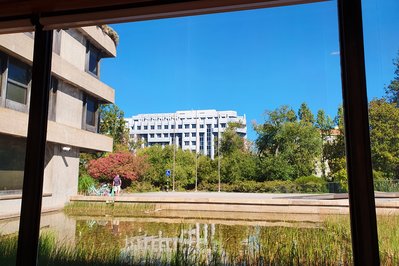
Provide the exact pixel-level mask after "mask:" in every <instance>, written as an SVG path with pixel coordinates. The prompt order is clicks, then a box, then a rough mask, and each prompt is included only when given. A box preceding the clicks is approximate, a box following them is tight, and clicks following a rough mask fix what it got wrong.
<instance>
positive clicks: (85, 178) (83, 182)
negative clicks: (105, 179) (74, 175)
mask: <svg viewBox="0 0 399 266" xmlns="http://www.w3.org/2000/svg"><path fill="white" fill-rule="evenodd" d="M97 183H98V182H97V181H96V180H95V179H93V178H92V177H91V176H89V175H82V176H79V179H78V192H79V193H85V192H86V191H87V190H88V188H89V187H91V186H95V185H97Z"/></svg>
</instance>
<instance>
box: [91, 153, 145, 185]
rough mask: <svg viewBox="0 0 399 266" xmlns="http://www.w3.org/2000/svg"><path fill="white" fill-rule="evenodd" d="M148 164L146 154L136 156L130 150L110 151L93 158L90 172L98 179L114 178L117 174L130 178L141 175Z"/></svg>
mask: <svg viewBox="0 0 399 266" xmlns="http://www.w3.org/2000/svg"><path fill="white" fill-rule="evenodd" d="M147 168H148V164H147V163H146V162H145V157H144V156H136V155H133V154H131V153H129V152H116V153H110V154H108V156H106V157H103V158H99V159H97V160H91V161H90V162H89V165H88V169H87V170H88V173H89V174H90V175H91V176H92V177H94V178H96V179H108V180H112V179H113V178H114V176H115V175H116V174H118V175H120V176H121V177H123V178H126V179H130V180H137V179H138V178H139V177H141V176H142V175H143V174H144V173H145V171H146V169H147Z"/></svg>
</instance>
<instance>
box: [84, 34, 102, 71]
mask: <svg viewBox="0 0 399 266" xmlns="http://www.w3.org/2000/svg"><path fill="white" fill-rule="evenodd" d="M100 59H101V56H100V51H99V50H98V49H97V48H95V47H94V46H93V45H92V44H91V43H90V42H87V48H86V71H87V72H89V73H91V74H93V75H95V76H97V77H98V76H99V71H98V70H99V62H100Z"/></svg>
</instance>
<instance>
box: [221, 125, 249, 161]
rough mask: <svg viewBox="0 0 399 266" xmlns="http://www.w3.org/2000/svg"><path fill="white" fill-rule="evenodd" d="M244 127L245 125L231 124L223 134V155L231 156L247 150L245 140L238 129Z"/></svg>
mask: <svg viewBox="0 0 399 266" xmlns="http://www.w3.org/2000/svg"><path fill="white" fill-rule="evenodd" d="M242 127H244V125H243V124H238V123H229V124H228V127H227V128H226V130H225V131H224V132H223V133H222V136H221V140H220V152H221V154H223V155H227V154H231V153H233V152H235V151H239V150H240V151H243V150H244V149H245V142H244V138H243V137H241V136H239V135H238V134H237V128H242Z"/></svg>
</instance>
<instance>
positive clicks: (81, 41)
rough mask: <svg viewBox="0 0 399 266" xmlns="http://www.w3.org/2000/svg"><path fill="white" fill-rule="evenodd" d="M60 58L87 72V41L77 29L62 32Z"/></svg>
mask: <svg viewBox="0 0 399 266" xmlns="http://www.w3.org/2000/svg"><path fill="white" fill-rule="evenodd" d="M60 33H61V36H60V37H61V47H60V56H61V57H62V58H63V59H65V60H66V61H67V62H69V63H71V64H72V65H74V66H75V67H77V68H78V69H79V70H80V71H85V62H86V40H85V38H84V37H83V35H82V34H79V32H78V31H76V30H75V29H69V30H66V31H61V32H60Z"/></svg>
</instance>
